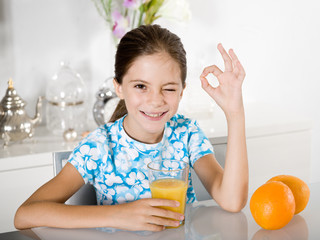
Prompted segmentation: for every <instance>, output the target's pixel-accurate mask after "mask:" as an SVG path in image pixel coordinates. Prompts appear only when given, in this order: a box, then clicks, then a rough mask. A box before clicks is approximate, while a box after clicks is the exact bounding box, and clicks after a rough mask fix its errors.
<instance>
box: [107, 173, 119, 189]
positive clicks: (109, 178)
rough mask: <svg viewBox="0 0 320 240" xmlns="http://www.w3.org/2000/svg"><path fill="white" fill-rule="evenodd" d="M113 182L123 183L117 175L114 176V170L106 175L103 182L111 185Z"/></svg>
mask: <svg viewBox="0 0 320 240" xmlns="http://www.w3.org/2000/svg"><path fill="white" fill-rule="evenodd" d="M114 183H123V181H122V179H121V178H120V177H119V176H116V175H115V174H114V172H112V173H111V174H107V175H106V180H105V184H107V185H108V186H112V185H113V184H114Z"/></svg>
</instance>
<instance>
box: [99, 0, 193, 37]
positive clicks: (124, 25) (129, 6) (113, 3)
mask: <svg viewBox="0 0 320 240" xmlns="http://www.w3.org/2000/svg"><path fill="white" fill-rule="evenodd" d="M93 2H94V4H95V6H96V8H97V10H98V12H99V14H100V15H101V16H102V17H103V18H104V20H105V21H106V22H107V24H108V25H109V27H110V30H111V31H112V34H113V37H114V40H115V42H116V43H118V42H119V40H120V39H121V38H122V37H123V35H124V34H125V33H126V32H128V31H129V30H131V29H133V28H136V27H138V26H140V25H142V24H145V25H148V24H152V23H153V22H154V21H155V20H157V19H158V18H160V17H164V18H167V19H175V20H178V21H182V20H189V19H190V16H191V13H190V10H189V5H188V2H187V1H186V0H93Z"/></svg>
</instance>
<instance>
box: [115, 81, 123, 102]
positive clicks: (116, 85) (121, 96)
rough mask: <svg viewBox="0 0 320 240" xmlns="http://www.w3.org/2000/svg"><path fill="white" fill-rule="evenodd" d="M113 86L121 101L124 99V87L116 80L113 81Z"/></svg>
mask: <svg viewBox="0 0 320 240" xmlns="http://www.w3.org/2000/svg"><path fill="white" fill-rule="evenodd" d="M113 86H114V90H115V91H116V94H117V96H118V97H119V98H120V99H123V94H122V86H121V84H120V83H118V81H117V80H116V79H115V78H114V79H113Z"/></svg>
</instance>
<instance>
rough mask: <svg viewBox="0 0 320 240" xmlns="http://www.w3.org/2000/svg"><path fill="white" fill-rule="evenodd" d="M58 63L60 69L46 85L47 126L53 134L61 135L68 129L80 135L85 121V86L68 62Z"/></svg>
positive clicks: (83, 129) (84, 126)
mask: <svg viewBox="0 0 320 240" xmlns="http://www.w3.org/2000/svg"><path fill="white" fill-rule="evenodd" d="M60 65H61V66H60V70H59V71H58V72H57V73H56V74H55V75H54V76H53V77H52V79H51V80H50V81H49V82H48V83H47V87H46V99H47V102H48V104H47V109H46V121H47V128H48V130H50V131H52V132H53V134H55V135H60V136H61V135H62V134H63V133H64V132H65V131H67V130H70V129H72V130H74V131H76V132H77V133H78V134H79V135H81V133H82V132H83V131H85V128H86V122H87V111H86V97H87V93H86V86H85V83H84V81H83V79H82V78H81V76H80V75H79V74H78V73H77V72H75V71H74V70H72V69H71V68H70V66H69V64H68V63H66V62H61V64H60Z"/></svg>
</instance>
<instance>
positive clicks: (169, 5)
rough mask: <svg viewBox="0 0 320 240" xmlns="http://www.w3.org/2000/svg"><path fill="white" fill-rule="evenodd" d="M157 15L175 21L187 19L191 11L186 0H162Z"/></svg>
mask: <svg viewBox="0 0 320 240" xmlns="http://www.w3.org/2000/svg"><path fill="white" fill-rule="evenodd" d="M157 14H158V15H159V16H161V17H164V18H167V19H173V20H177V21H185V22H187V21H189V20H190V19H191V11H190V7H189V3H188V2H187V1H186V0H164V2H163V4H162V6H161V7H160V9H159V11H158V13H157Z"/></svg>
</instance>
